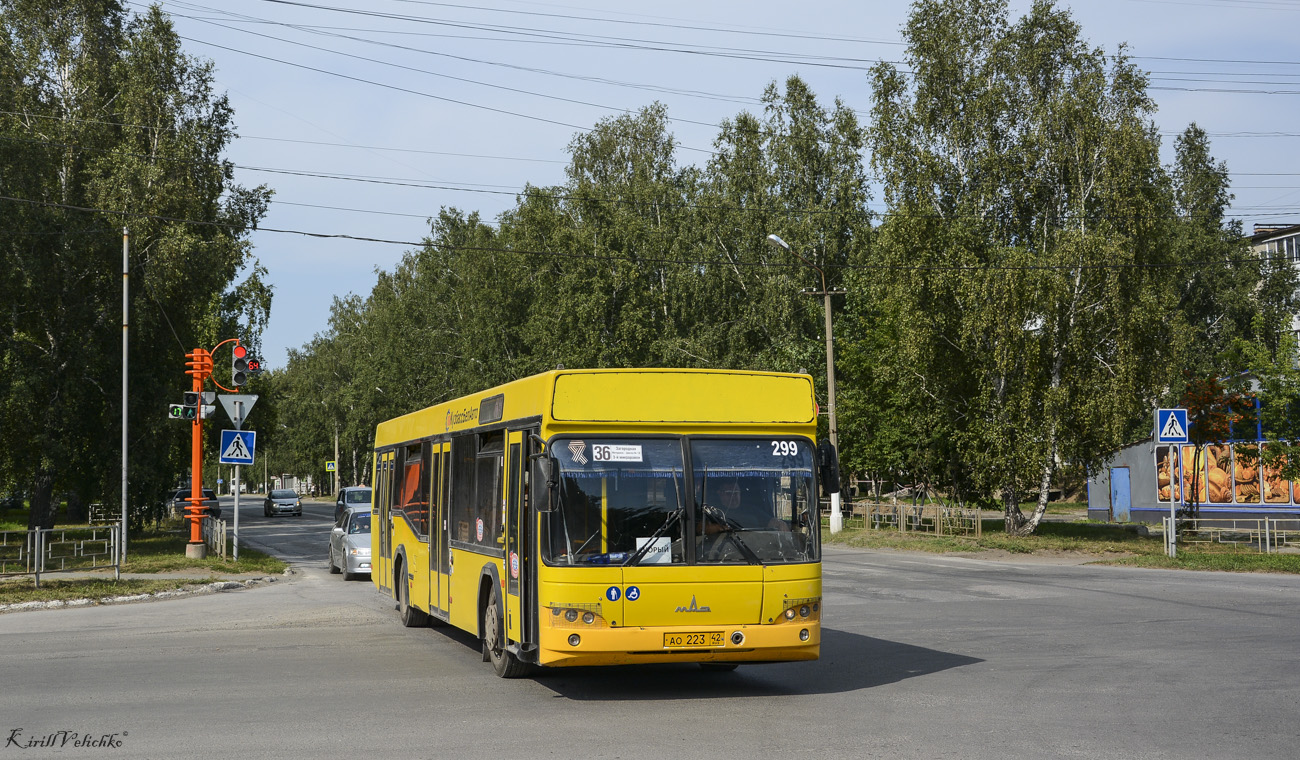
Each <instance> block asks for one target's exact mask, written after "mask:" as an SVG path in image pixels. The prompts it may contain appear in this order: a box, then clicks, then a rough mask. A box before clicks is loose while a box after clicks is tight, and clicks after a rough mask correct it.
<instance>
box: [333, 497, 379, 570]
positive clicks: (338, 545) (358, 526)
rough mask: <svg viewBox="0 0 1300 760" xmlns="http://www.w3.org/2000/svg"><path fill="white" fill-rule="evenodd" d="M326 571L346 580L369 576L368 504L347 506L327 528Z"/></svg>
mask: <svg viewBox="0 0 1300 760" xmlns="http://www.w3.org/2000/svg"><path fill="white" fill-rule="evenodd" d="M330 572H331V573H343V580H345V581H350V580H352V579H353V578H356V577H357V576H359V575H362V574H365V575H370V505H369V504H367V505H365V506H359V507H348V508H347V509H346V510H345V511H344V512H343V514H342V515H340V516H339V519H338V520H337V521H336V522H335V523H334V530H332V531H330Z"/></svg>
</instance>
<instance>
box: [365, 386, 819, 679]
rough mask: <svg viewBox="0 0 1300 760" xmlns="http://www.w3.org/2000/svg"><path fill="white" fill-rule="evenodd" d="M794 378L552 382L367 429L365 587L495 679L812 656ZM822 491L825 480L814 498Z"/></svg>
mask: <svg viewBox="0 0 1300 760" xmlns="http://www.w3.org/2000/svg"><path fill="white" fill-rule="evenodd" d="M816 429H817V405H816V402H815V401H814V397H813V384H812V378H811V377H809V376H808V375H805V374H782V373H766V372H737V371H715V370H689V369H626V370H622V369H615V370H563V369H560V370H555V371H552V372H546V373H543V374H540V375H535V376H532V377H528V378H524V379H522V380H517V381H515V382H512V383H509V384H506V385H502V386H499V387H497V388H492V389H490V390H485V391H483V392H481V393H476V394H473V395H471V396H466V397H464V398H460V399H457V400H455V401H449V402H446V403H442V404H438V405H436V406H432V407H429V408H427V409H423V410H421V411H418V412H413V413H411V414H407V415H405V416H402V417H398V418H396V419H393V420H389V421H387V422H383V423H381V424H380V425H379V426H378V428H377V429H376V431H375V459H374V461H375V465H374V479H373V481H372V482H373V486H374V501H373V503H372V519H373V524H374V528H373V536H372V538H373V539H374V540H373V542H372V544H373V553H374V556H373V558H372V560H373V562H372V566H373V571H372V574H371V577H372V579H373V581H374V583H375V585H376V586H377V587H378V588H379V589H380V591H381V592H384V593H387V594H389V595H390V596H392V597H393V598H394V599H396V601H397V610H398V616H399V618H400V619H401V622H402V623H403V624H404V625H407V626H422V625H426V624H430V623H431V624H434V625H443V624H450V625H453V626H456V627H457V628H461V629H463V630H465V631H468V632H470V633H472V634H474V635H476V636H477V637H478V638H479V639H480V640H481V641H482V642H483V658H484V661H485V662H491V663H492V666H493V669H494V670H495V671H496V673H497V675H500V676H503V677H507V678H510V677H518V676H520V675H523V674H525V673H527V672H528V671H529V670H530V669H531V668H532V667H534V666H544V667H562V666H575V665H614V664H629V663H667V662H694V663H700V664H701V665H702V666H704V667H705V668H706V669H716V670H729V669H732V668H734V667H736V665H737V664H739V663H742V662H780V661H791V660H815V659H817V656H818V652H819V647H820V641H821V636H820V633H821V625H820V621H821V541H820V515H819V511H818V508H817V507H818V498H817V494H818V490H817V489H818V484H819V481H820V482H825V483H827V484H828V485H829V484H830V483H831V482H832V481H833V480H837V478H832V477H828V476H829V475H830V473H831V472H832V471H831V470H830V469H829V467H830V466H831V465H832V462H833V458H834V452H833V451H832V450H830V448H829V445H828V444H827V443H823V444H822V447H821V448H820V449H818V448H817V446H816V442H815V435H816ZM832 487H833V488H838V486H832Z"/></svg>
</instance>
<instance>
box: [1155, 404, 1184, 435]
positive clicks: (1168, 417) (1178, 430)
mask: <svg viewBox="0 0 1300 760" xmlns="http://www.w3.org/2000/svg"><path fill="white" fill-rule="evenodd" d="M1156 443H1187V410H1186V409H1157V410H1156Z"/></svg>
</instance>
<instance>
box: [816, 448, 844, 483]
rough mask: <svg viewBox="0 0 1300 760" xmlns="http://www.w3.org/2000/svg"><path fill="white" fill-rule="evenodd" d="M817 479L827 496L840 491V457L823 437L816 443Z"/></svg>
mask: <svg viewBox="0 0 1300 760" xmlns="http://www.w3.org/2000/svg"><path fill="white" fill-rule="evenodd" d="M817 479H818V480H820V481H821V483H822V492H823V493H825V494H826V495H827V496H830V495H832V494H837V493H839V492H840V457H839V454H837V453H836V451H835V447H834V446H832V445H831V442H830V441H828V440H826V439H825V438H823V439H822V440H821V442H820V443H818V444H817Z"/></svg>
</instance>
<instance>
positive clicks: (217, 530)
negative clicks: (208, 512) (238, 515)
mask: <svg viewBox="0 0 1300 760" xmlns="http://www.w3.org/2000/svg"><path fill="white" fill-rule="evenodd" d="M201 525H202V530H203V543H205V544H207V547H208V550H209V551H211V552H212V553H213V554H215V555H217V556H218V557H220V558H222V559H225V558H226V555H227V553H228V551H229V548H230V534H229V533H228V532H227V531H226V521H225V520H215V519H213V518H211V517H204V518H203V522H202V523H201Z"/></svg>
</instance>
